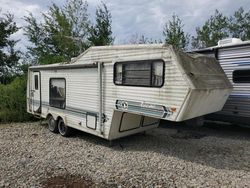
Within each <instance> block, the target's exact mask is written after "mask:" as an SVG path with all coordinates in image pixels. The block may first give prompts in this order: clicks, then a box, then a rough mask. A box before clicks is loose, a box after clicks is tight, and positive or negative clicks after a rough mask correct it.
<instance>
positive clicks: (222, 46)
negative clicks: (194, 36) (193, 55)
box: [192, 40, 250, 52]
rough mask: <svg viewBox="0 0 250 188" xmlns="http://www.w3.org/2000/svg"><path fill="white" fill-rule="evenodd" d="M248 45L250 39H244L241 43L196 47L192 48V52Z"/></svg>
mask: <svg viewBox="0 0 250 188" xmlns="http://www.w3.org/2000/svg"><path fill="white" fill-rule="evenodd" d="M247 45H250V40H247V41H242V42H240V43H230V44H224V45H217V46H211V47H208V48H202V49H195V50H192V52H205V51H213V50H215V49H220V48H230V47H239V46H247Z"/></svg>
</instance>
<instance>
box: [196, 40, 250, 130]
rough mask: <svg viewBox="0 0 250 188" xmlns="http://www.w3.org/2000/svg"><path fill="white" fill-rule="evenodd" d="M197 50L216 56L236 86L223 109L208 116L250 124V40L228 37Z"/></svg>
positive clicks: (209, 117) (214, 118)
mask: <svg viewBox="0 0 250 188" xmlns="http://www.w3.org/2000/svg"><path fill="white" fill-rule="evenodd" d="M195 52H198V53H201V54H205V55H208V56H210V57H215V58H216V59H217V60H218V62H219V63H220V65H221V67H222V69H223V70H224V71H225V73H226V75H227V77H228V79H229V80H230V82H231V83H232V85H233V88H234V89H233V92H232V93H231V94H230V96H229V98H228V100H227V102H226V104H225V106H224V107H223V109H222V111H220V112H218V113H213V114H210V115H208V116H207V118H208V119H213V120H219V121H226V122H232V123H237V124H239V123H240V124H244V125H248V126H250V40H249V41H241V40H240V39H238V38H227V39H223V40H220V41H219V42H218V45H217V46H212V47H209V48H204V49H200V50H195Z"/></svg>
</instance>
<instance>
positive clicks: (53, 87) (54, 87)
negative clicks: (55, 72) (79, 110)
mask: <svg viewBox="0 0 250 188" xmlns="http://www.w3.org/2000/svg"><path fill="white" fill-rule="evenodd" d="M65 103H66V83H65V79H64V78H51V79H50V86H49V104H50V106H53V107H56V108H62V109H64V108H65Z"/></svg>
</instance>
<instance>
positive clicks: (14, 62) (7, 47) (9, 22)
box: [0, 13, 20, 84]
mask: <svg viewBox="0 0 250 188" xmlns="http://www.w3.org/2000/svg"><path fill="white" fill-rule="evenodd" d="M18 29H19V28H18V27H17V25H16V23H15V22H14V16H13V15H12V14H10V13H7V14H3V15H2V16H0V84H7V83H9V82H10V81H11V78H12V77H13V75H15V74H16V72H17V70H18V61H19V59H20V52H19V51H18V50H15V49H14V47H15V45H16V43H17V42H18V41H16V40H13V39H10V36H11V35H12V34H14V33H16V32H17V31H18Z"/></svg>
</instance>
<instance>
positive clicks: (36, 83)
mask: <svg viewBox="0 0 250 188" xmlns="http://www.w3.org/2000/svg"><path fill="white" fill-rule="evenodd" d="M34 77H35V78H34V80H35V90H38V75H35V76H34Z"/></svg>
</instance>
